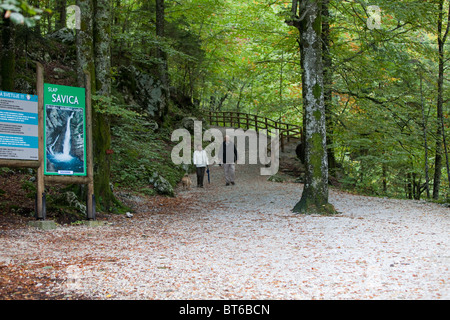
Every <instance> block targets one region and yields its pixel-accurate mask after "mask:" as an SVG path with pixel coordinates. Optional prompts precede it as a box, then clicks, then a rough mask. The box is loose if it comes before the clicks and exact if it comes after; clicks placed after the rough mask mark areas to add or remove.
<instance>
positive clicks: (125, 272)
mask: <svg viewBox="0 0 450 320" xmlns="http://www.w3.org/2000/svg"><path fill="white" fill-rule="evenodd" d="M260 167H261V166H260V165H238V166H237V168H236V185H234V186H225V181H224V177H223V171H222V168H221V167H218V166H213V167H211V172H210V174H211V183H210V184H208V183H207V182H206V183H205V188H203V189H201V188H195V187H194V188H192V189H191V190H189V191H183V190H178V196H177V198H175V199H167V198H153V199H151V200H150V199H149V200H146V201H147V202H146V201H144V200H142V199H141V200H139V201H137V202H140V203H137V202H135V203H136V204H138V205H139V206H138V208H139V209H138V212H136V213H135V214H134V216H133V218H125V217H123V216H121V217H111V219H110V220H109V224H108V225H106V226H103V227H98V228H87V227H85V226H62V227H59V228H57V229H56V230H52V231H46V232H43V231H38V230H34V229H30V228H23V229H18V230H12V231H7V232H5V233H4V234H2V236H1V237H0V248H2V249H1V251H0V266H1V268H0V270H11V269H12V268H13V267H14V266H19V265H21V266H25V267H24V268H25V269H26V270H27V273H26V275H27V277H29V279H30V278H33V277H34V278H33V279H37V275H40V276H41V279H38V280H36V281H35V282H33V285H34V286H35V287H36V286H37V287H36V288H37V290H41V292H42V294H43V295H48V296H49V297H51V296H55V297H61V296H62V297H66V298H74V297H75V298H76V297H87V298H93V299H450V283H449V279H450V271H449V267H450V256H449V252H450V250H449V249H450V233H449V231H450V215H449V209H448V208H444V207H442V206H438V205H435V204H429V203H425V202H421V201H407V200H393V199H383V198H374V197H364V196H358V195H351V194H348V193H344V192H340V191H336V190H334V189H333V188H332V189H331V190H330V202H331V203H332V204H333V205H334V206H335V208H336V209H337V210H338V211H339V212H340V214H339V215H337V216H331V217H324V216H315V215H295V214H293V213H292V212H291V209H292V208H293V206H294V205H295V203H296V202H297V201H298V200H299V198H300V196H301V191H302V184H298V183H293V182H284V183H277V182H270V181H267V178H268V177H267V176H261V175H260V174H259V169H260ZM192 178H193V181H195V179H194V176H192ZM42 276H45V277H46V279H47V282H44V280H43V279H42ZM49 279H50V280H49ZM39 283H41V285H40V286H39ZM42 283H44V284H45V285H42ZM2 298H4V297H2Z"/></svg>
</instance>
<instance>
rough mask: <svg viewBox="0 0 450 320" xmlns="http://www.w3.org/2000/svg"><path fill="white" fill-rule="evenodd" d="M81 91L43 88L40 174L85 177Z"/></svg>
mask: <svg viewBox="0 0 450 320" xmlns="http://www.w3.org/2000/svg"><path fill="white" fill-rule="evenodd" d="M85 104H86V101H85V89H84V88H77V87H68V86H61V85H56V84H47V83H45V84H44V147H45V152H44V174H46V175H71V176H86V174H87V171H86V112H85Z"/></svg>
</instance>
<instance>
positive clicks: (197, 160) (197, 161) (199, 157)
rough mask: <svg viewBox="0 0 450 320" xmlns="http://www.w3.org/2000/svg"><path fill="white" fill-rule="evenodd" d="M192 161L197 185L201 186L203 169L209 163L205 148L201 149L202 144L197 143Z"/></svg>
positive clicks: (203, 174)
mask: <svg viewBox="0 0 450 320" xmlns="http://www.w3.org/2000/svg"><path fill="white" fill-rule="evenodd" d="M193 163H194V165H195V166H196V168H197V170H196V171H197V187H199V188H203V179H204V177H205V169H206V167H207V166H208V165H209V163H208V155H207V154H206V151H205V150H202V145H201V144H199V145H197V150H195V151H194V156H193Z"/></svg>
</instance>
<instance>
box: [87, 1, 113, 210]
mask: <svg viewBox="0 0 450 320" xmlns="http://www.w3.org/2000/svg"><path fill="white" fill-rule="evenodd" d="M111 24H112V15H111V4H110V1H109V0H94V55H95V57H94V61H95V87H96V90H97V91H96V94H97V95H102V96H106V97H109V96H110V95H111ZM92 120H93V125H92V127H93V135H94V187H95V197H96V199H98V200H97V203H100V205H101V206H102V207H104V208H105V209H106V210H107V211H109V210H110V208H111V206H112V204H113V203H114V202H115V198H114V195H113V193H112V191H111V187H110V176H111V162H110V157H111V155H108V154H107V153H106V150H109V149H111V127H110V121H109V118H108V116H107V115H104V114H101V113H98V112H95V111H94V112H93V115H92Z"/></svg>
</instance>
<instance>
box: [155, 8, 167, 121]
mask: <svg viewBox="0 0 450 320" xmlns="http://www.w3.org/2000/svg"><path fill="white" fill-rule="evenodd" d="M164 10H165V8H164V0H156V36H157V37H158V39H159V41H162V39H163V38H164V36H165V31H164V27H165V14H164ZM157 58H158V59H159V60H160V61H159V64H158V74H159V79H160V81H161V99H160V103H159V108H158V111H159V120H160V122H161V123H163V122H164V121H165V118H166V115H167V114H168V113H169V70H168V65H167V53H166V52H165V51H164V50H162V48H161V46H159V47H158V49H157Z"/></svg>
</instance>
